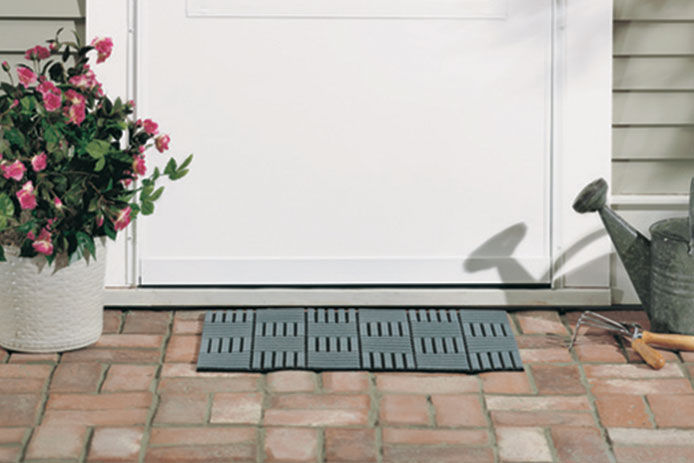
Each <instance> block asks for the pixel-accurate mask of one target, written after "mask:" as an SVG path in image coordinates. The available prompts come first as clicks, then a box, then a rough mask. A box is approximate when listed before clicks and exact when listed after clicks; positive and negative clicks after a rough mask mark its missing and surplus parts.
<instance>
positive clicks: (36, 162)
mask: <svg viewBox="0 0 694 463" xmlns="http://www.w3.org/2000/svg"><path fill="white" fill-rule="evenodd" d="M31 167H32V168H33V169H34V172H41V171H42V170H43V169H45V168H46V153H44V152H41V153H39V154H37V155H36V156H34V157H33V158H31Z"/></svg>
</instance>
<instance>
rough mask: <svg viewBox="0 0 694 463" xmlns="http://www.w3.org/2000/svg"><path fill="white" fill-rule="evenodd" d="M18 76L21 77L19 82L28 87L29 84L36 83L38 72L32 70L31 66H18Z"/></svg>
mask: <svg viewBox="0 0 694 463" xmlns="http://www.w3.org/2000/svg"><path fill="white" fill-rule="evenodd" d="M17 77H18V78H19V82H21V83H22V85H24V86H25V87H28V86H29V85H31V84H33V83H36V74H34V71H32V70H31V69H29V68H25V67H21V66H20V67H18V68H17Z"/></svg>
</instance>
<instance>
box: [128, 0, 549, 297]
mask: <svg viewBox="0 0 694 463" xmlns="http://www.w3.org/2000/svg"><path fill="white" fill-rule="evenodd" d="M190 1H191V3H194V2H193V0H190ZM286 1H287V2H290V1H291V0H286ZM326 1H328V0H326ZM138 3H139V8H140V11H139V12H138V13H139V22H138V37H139V41H138V61H137V95H138V102H139V103H140V107H139V108H138V110H139V111H140V112H141V114H144V115H148V116H152V117H153V118H154V119H155V120H157V121H158V122H159V123H160V127H161V128H162V130H163V131H165V132H168V133H171V136H172V143H171V146H172V149H173V150H174V151H175V152H176V153H177V155H180V158H181V159H182V158H183V157H184V156H185V155H187V154H188V153H189V152H193V153H195V155H196V157H195V161H194V163H193V165H192V168H191V173H190V174H189V176H188V177H186V178H185V179H184V180H182V181H181V182H179V183H178V184H175V185H172V186H171V188H167V191H166V194H165V195H164V198H163V199H162V201H161V202H160V204H158V205H157V209H158V210H157V213H156V214H155V215H154V216H152V217H147V218H145V220H143V221H141V223H139V224H138V252H139V256H140V261H141V281H142V283H143V284H215V285H223V284H385V283H387V284H425V283H426V284H502V283H523V284H529V283H547V282H548V281H549V275H548V270H547V269H548V268H549V262H550V256H549V254H550V251H549V249H550V245H549V233H550V226H549V213H548V210H549V208H548V205H549V199H550V197H549V194H550V187H549V185H550V183H549V174H548V172H549V165H550V149H549V146H550V132H549V128H550V114H551V112H550V107H551V100H550V97H551V94H550V84H551V16H552V15H551V1H550V0H522V1H520V0H518V1H513V2H508V4H506V2H503V5H504V13H503V15H498V14H497V15H496V16H494V15H491V16H493V17H489V18H485V17H474V18H469V19H465V18H462V19H461V18H460V17H458V18H455V19H373V18H372V19H363V18H362V19H356V18H351V19H343V18H321V17H314V18H267V17H265V18H245V17H243V18H242V17H233V16H232V15H219V14H210V15H206V14H203V13H204V11H203V13H201V12H200V11H197V12H196V13H195V14H191V16H188V15H187V11H189V10H187V5H186V1H185V0H148V1H147V2H138ZM198 3H205V2H198ZM212 3H215V2H212ZM216 3H217V4H220V2H216ZM231 3H233V2H231ZM316 3H320V2H317V1H316ZM463 3H464V2H463ZM476 3H478V4H481V2H476ZM491 3H494V2H491ZM497 3H499V2H497ZM188 6H190V4H189V5H188ZM362 14H366V13H362ZM376 16H378V15H376ZM158 161H159V160H158V159H157V158H156V156H154V155H153V156H152V157H150V158H149V159H148V166H149V167H150V168H152V166H154V165H157V162H158Z"/></svg>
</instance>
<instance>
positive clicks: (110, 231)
mask: <svg viewBox="0 0 694 463" xmlns="http://www.w3.org/2000/svg"><path fill="white" fill-rule="evenodd" d="M104 233H106V236H108V237H109V238H111V239H112V240H114V241H115V239H116V231H115V230H114V229H113V225H111V223H110V222H109V221H105V223H104Z"/></svg>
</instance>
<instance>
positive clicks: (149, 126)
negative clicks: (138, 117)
mask: <svg viewBox="0 0 694 463" xmlns="http://www.w3.org/2000/svg"><path fill="white" fill-rule="evenodd" d="M144 126H145V132H147V133H148V134H149V135H156V134H157V133H158V132H159V124H157V123H156V122H154V121H153V120H152V119H145V122H144Z"/></svg>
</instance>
